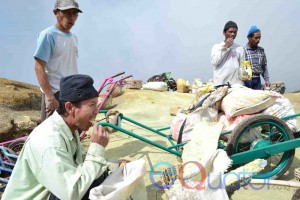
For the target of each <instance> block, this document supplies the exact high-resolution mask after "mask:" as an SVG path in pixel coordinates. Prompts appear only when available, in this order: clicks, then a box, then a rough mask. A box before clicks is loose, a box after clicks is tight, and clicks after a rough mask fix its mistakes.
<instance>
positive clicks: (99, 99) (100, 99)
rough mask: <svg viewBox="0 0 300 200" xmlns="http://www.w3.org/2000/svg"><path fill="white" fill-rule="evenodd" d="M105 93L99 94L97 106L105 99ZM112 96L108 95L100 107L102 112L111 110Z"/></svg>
mask: <svg viewBox="0 0 300 200" xmlns="http://www.w3.org/2000/svg"><path fill="white" fill-rule="evenodd" d="M106 95H107V93H103V94H100V95H99V97H98V102H99V105H100V104H101V102H102V101H103V100H104V98H105V97H106ZM112 107H113V106H112V96H111V95H109V97H108V99H107V100H106V102H105V104H104V105H103V106H102V108H101V109H102V110H108V109H110V108H112Z"/></svg>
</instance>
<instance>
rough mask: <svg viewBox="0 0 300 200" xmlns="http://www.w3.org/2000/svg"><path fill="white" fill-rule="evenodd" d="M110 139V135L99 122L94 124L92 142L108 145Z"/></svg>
mask: <svg viewBox="0 0 300 200" xmlns="http://www.w3.org/2000/svg"><path fill="white" fill-rule="evenodd" d="M108 141H109V135H108V133H107V132H106V131H105V130H104V128H103V127H102V126H100V125H98V124H97V123H96V124H94V127H93V132H92V135H91V142H94V143H97V144H100V145H101V146H103V147H106V146H107V144H108Z"/></svg>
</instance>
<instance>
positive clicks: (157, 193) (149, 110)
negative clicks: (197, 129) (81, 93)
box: [0, 78, 300, 200]
mask: <svg viewBox="0 0 300 200" xmlns="http://www.w3.org/2000/svg"><path fill="white" fill-rule="evenodd" d="M285 96H286V97H287V98H288V99H289V100H290V101H291V103H292V105H293V106H294V109H295V110H296V112H298V113H299V112H300V93H289V94H285ZM40 99H41V93H40V91H39V89H38V87H37V86H34V85H30V84H26V83H20V82H15V81H11V80H7V79H2V78H0V141H6V140H8V139H12V138H16V137H19V136H20V135H23V134H29V133H30V131H31V130H32V129H33V128H34V127H35V126H36V125H37V124H39V122H40V116H39V115H40V112H39V108H40ZM193 99H194V95H193V94H183V93H177V92H155V91H146V90H125V92H124V94H122V95H121V96H119V97H116V98H114V99H113V101H112V106H113V109H114V110H118V111H119V112H121V113H123V114H124V115H125V116H126V117H129V118H132V119H134V120H136V121H138V122H140V123H142V124H145V125H147V126H149V127H151V128H154V129H158V128H162V127H166V126H169V125H170V123H171V121H172V119H173V118H174V116H171V115H170V108H176V107H182V108H186V107H187V106H188V105H189V104H190V103H191V102H192V100H193ZM102 118H103V116H102V115H99V116H98V120H101V119H102ZM298 121H299V122H300V117H298ZM122 127H123V128H125V129H126V130H129V131H130V132H133V133H136V134H138V135H141V136H143V137H145V138H147V139H149V140H152V141H154V142H156V143H159V144H161V145H164V146H165V145H169V143H168V140H166V139H165V138H163V137H161V136H158V135H153V133H151V132H148V131H145V130H144V129H142V128H140V127H136V126H133V125H132V124H131V123H129V122H124V124H123V125H122ZM166 133H168V131H166ZM83 144H84V146H85V147H87V146H88V144H89V136H87V137H86V138H85V139H84V141H83ZM106 156H107V157H110V158H114V159H119V158H125V159H128V160H134V159H138V158H144V159H145V160H146V162H147V170H148V173H147V176H146V177H145V182H146V187H147V192H148V195H149V199H150V200H152V199H167V198H166V195H165V194H164V191H163V190H159V189H158V188H157V187H155V186H153V184H152V183H151V181H150V178H149V172H150V169H151V167H153V166H155V165H156V163H158V162H168V163H171V164H173V165H176V164H177V163H178V162H177V157H176V156H174V155H173V154H170V153H167V152H166V151H163V150H161V149H159V148H156V147H154V146H153V145H150V144H147V143H145V142H143V141H141V140H138V139H135V138H133V137H131V136H128V135H126V134H124V133H121V132H116V133H112V134H111V135H110V143H109V145H108V147H107V152H106ZM299 165H300V152H299V149H297V151H296V157H295V159H294V162H293V164H292V167H291V169H290V170H289V171H288V173H287V174H286V175H284V176H283V177H282V179H283V180H295V179H294V176H293V170H294V169H295V168H296V167H298V166H299ZM157 170H159V169H157ZM279 189H280V190H279ZM292 192H293V188H287V187H286V188H269V189H267V188H264V189H262V190H259V191H254V190H249V189H240V190H239V191H237V192H235V194H234V195H233V199H234V200H236V199H245V200H250V199H274V200H276V199H278V200H279V199H290V197H291V195H292Z"/></svg>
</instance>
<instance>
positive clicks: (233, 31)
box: [224, 27, 238, 40]
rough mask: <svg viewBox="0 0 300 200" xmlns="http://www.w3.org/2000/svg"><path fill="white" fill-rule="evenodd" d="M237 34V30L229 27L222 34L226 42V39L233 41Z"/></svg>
mask: <svg viewBox="0 0 300 200" xmlns="http://www.w3.org/2000/svg"><path fill="white" fill-rule="evenodd" d="M237 32H238V29H237V28H234V27H230V28H229V29H227V31H225V32H224V36H225V40H227V39H228V38H232V39H235V37H236V35H237Z"/></svg>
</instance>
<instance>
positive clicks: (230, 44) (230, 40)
mask: <svg viewBox="0 0 300 200" xmlns="http://www.w3.org/2000/svg"><path fill="white" fill-rule="evenodd" d="M233 42H234V40H233V38H227V39H226V41H225V45H224V46H225V47H226V48H227V49H228V48H229V47H231V46H232V44H233Z"/></svg>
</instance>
